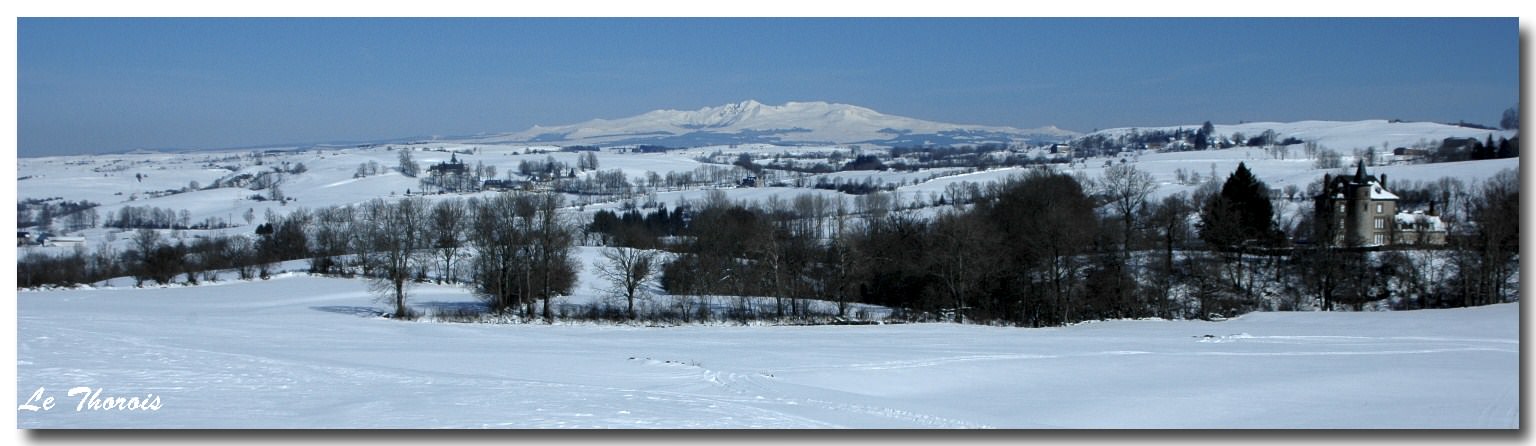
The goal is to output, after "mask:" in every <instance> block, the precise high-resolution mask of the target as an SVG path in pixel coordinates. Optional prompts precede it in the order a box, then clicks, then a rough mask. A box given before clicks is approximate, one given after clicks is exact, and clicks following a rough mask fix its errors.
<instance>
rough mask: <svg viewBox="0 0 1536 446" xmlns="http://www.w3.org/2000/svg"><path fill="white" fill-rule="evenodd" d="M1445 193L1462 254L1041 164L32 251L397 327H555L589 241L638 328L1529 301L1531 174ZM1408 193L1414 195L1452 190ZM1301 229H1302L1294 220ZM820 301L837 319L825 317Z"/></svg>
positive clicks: (316, 214) (1257, 198) (153, 235)
mask: <svg viewBox="0 0 1536 446" xmlns="http://www.w3.org/2000/svg"><path fill="white" fill-rule="evenodd" d="M1440 183H1446V184H1444V185H1441V186H1435V187H1429V186H1425V187H1426V188H1431V189H1434V190H1435V191H1438V192H1440V193H1439V194H1438V195H1440V196H1441V197H1443V199H1444V201H1445V202H1444V203H1443V206H1444V209H1445V212H1446V213H1445V218H1446V219H1447V221H1448V225H1451V226H1452V227H1453V229H1454V230H1453V234H1456V235H1455V236H1453V237H1452V238H1451V243H1450V245H1449V246H1448V247H1446V248H1444V249H1416V250H1394V249H1385V250H1374V251H1373V250H1341V249H1329V248H1326V247H1323V246H1320V245H1317V244H1307V243H1298V242H1297V241H1298V240H1305V239H1306V237H1299V235H1302V234H1309V233H1312V232H1315V231H1317V230H1319V229H1318V228H1322V227H1329V226H1330V225H1319V224H1316V223H1315V222H1312V221H1311V220H1310V218H1311V217H1310V215H1309V212H1308V211H1307V208H1303V209H1302V210H1301V211H1299V212H1295V211H1292V212H1286V211H1285V210H1284V209H1282V207H1283V206H1293V205H1294V204H1291V199H1290V198H1285V197H1276V196H1272V195H1271V193H1270V191H1269V189H1268V187H1267V186H1266V185H1264V183H1263V182H1262V180H1260V179H1259V178H1257V176H1255V175H1254V174H1253V173H1252V172H1251V171H1249V170H1248V169H1247V168H1246V166H1244V165H1239V167H1238V169H1237V170H1236V171H1234V172H1233V173H1232V174H1230V175H1229V176H1228V177H1227V179H1226V181H1224V182H1216V181H1212V182H1209V183H1207V186H1205V187H1202V188H1201V189H1199V190H1197V191H1196V192H1195V193H1193V194H1184V193H1180V194H1175V195H1171V196H1167V197H1165V198H1162V199H1159V200H1153V199H1151V198H1150V197H1151V196H1152V195H1153V192H1154V191H1155V188H1156V183H1155V182H1153V181H1152V179H1151V176H1150V175H1148V174H1147V173H1146V172H1144V171H1141V170H1139V169H1137V168H1136V167H1135V166H1134V165H1129V164H1121V165H1117V166H1113V167H1111V168H1109V169H1106V171H1105V173H1104V175H1103V176H1101V177H1098V178H1086V177H1081V176H1073V175H1068V174H1065V173H1061V172H1058V171H1055V170H1053V169H1050V168H1039V169H1032V170H1030V171H1029V173H1027V174H1025V175H1022V176H1017V177H1015V178H1011V179H1009V180H1007V181H1004V182H999V183H993V184H989V185H977V186H976V187H972V188H966V190H959V189H956V190H952V191H949V193H952V194H955V195H956V196H954V197H949V199H948V200H947V201H948V202H951V203H956V204H957V205H956V206H953V207H949V208H945V209H944V210H940V211H938V213H937V214H936V215H931V216H923V215H917V214H915V213H913V212H905V211H903V209H902V208H901V207H900V206H899V205H898V203H897V201H896V200H895V198H894V197H893V195H891V194H887V193H880V192H877V193H871V194H867V195H860V196H856V197H852V199H851V200H850V199H848V198H847V197H843V196H840V195H820V194H804V195H801V196H797V197H792V198H779V197H770V198H769V199H767V200H765V201H761V202H754V203H745V202H731V201H730V200H728V199H726V198H725V195H724V193H723V192H721V191H710V192H708V193H707V194H706V196H705V197H704V198H703V199H700V200H696V201H692V202H685V203H681V204H679V205H678V206H677V207H676V208H672V209H668V208H666V207H664V206H661V207H657V208H656V209H654V210H651V211H648V212H644V213H642V212H640V211H638V210H629V211H627V212H624V213H623V214H620V213H616V212H611V211H599V212H597V213H596V214H594V216H593V218H592V220H591V222H590V223H587V224H577V223H576V222H573V221H569V220H568V219H567V217H568V216H569V214H562V212H561V209H562V208H563V207H564V205H565V203H564V200H563V198H562V196H561V195H559V194H554V193H501V194H496V195H493V196H490V197H485V198H469V199H459V198H451V199H445V200H439V201H436V202H435V203H434V202H428V201H426V200H425V199H423V198H421V197H408V198H404V199H397V200H386V199H375V200H372V201H369V202H366V203H363V204H361V205H356V206H342V207H330V208H322V209H318V210H309V209H304V208H301V209H297V210H295V211H294V212H291V213H288V214H286V215H277V214H275V213H269V214H268V216H267V219H266V221H265V222H264V223H263V224H261V225H259V226H258V227H257V229H256V231H255V232H254V234H251V235H250V236H247V235H228V236H214V237H205V238H197V239H192V240H191V241H186V240H178V241H175V242H174V243H173V242H171V241H168V240H165V239H164V238H162V237H161V236H160V233H159V232H157V231H154V230H150V229H140V230H138V231H136V232H134V235H133V239H132V242H131V243H130V246H129V247H128V248H126V249H125V250H124V251H123V252H118V253H114V252H112V251H111V250H110V249H105V247H104V249H98V250H95V251H94V252H89V253H88V252H86V250H84V249H79V250H76V251H73V252H71V253H66V254H63V255H55V256H50V255H45V254H39V253H29V254H27V255H25V256H23V257H22V258H21V259H20V260H19V262H18V285H19V286H22V287H32V286H41V285H47V284H52V285H69V284H80V283H91V282H93V281H97V280H101V279H105V278H110V277H116V276H119V275H129V276H133V277H134V278H135V279H136V280H137V281H138V282H139V283H147V282H155V283H162V284H163V283H169V282H172V281H175V280H176V278H177V277H184V279H183V280H185V281H187V282H190V283H196V282H198V281H199V280H215V279H217V278H218V274H217V272H219V271H233V272H236V273H238V275H239V276H240V277H241V278H246V279H249V278H256V277H266V276H268V275H270V273H271V271H273V268H272V267H273V265H275V264H276V263H277V262H282V261H287V260H297V259H308V261H309V269H310V270H311V271H312V272H314V273H318V274H335V275H343V276H354V275H360V276H362V277H366V278H368V279H369V283H370V284H371V285H370V288H371V289H372V290H373V291H375V292H376V293H377V294H378V295H379V296H380V297H381V299H382V300H385V301H387V302H389V303H390V304H391V305H392V306H393V307H394V315H395V316H397V317H410V316H412V314H411V313H410V309H409V306H408V301H409V297H410V287H411V284H413V283H417V282H423V281H431V280H437V281H444V282H459V283H466V284H469V285H470V286H471V287H472V288H473V289H474V292H475V293H476V294H477V295H478V296H480V297H481V298H482V299H483V300H484V301H485V302H486V305H487V309H488V310H489V311H491V312H493V313H498V314H517V315H521V316H522V317H525V318H542V319H545V320H550V319H553V318H554V317H555V315H554V314H553V310H552V307H553V305H551V303H552V302H553V301H554V300H555V299H558V298H559V297H561V296H565V295H568V294H569V293H570V292H571V290H572V289H573V287H574V285H575V281H576V277H577V274H578V272H579V271H580V269H581V266H580V265H579V264H578V262H576V261H575V255H574V247H575V246H576V244H577V241H578V240H580V239H585V240H588V241H591V240H594V239H595V240H597V243H599V244H606V245H608V246H609V248H608V249H605V250H604V252H603V259H602V260H601V261H600V265H599V271H597V272H598V273H599V274H598V275H599V276H600V277H601V278H603V279H604V280H605V281H606V282H609V284H610V286H609V291H610V293H611V294H612V295H613V296H616V297H619V298H621V299H622V300H623V301H624V302H625V303H624V309H623V310H621V311H619V312H618V313H617V315H616V317H619V318H627V319H639V318H645V317H653V316H654V317H667V318H675V319H679V320H683V321H691V320H700V319H703V320H734V319H757V318H766V319H777V320H815V319H818V318H819V319H820V320H831V319H835V318H838V317H848V316H849V311H850V310H849V309H850V308H851V307H852V305H853V304H855V303H864V304H873V305H881V306H885V307H889V308H892V309H894V310H895V312H896V314H895V316H896V317H898V318H902V319H908V320H959V321H969V322H977V323H989V324H1005V325H1020V326H1053V325H1062V324H1070V323H1076V322H1080V321H1086V320H1096V319H1107V318H1137V317H1163V318H1210V317H1213V316H1231V315H1235V314H1238V313H1242V312H1246V311H1252V310H1259V309H1269V310H1286V309H1302V308H1319V309H1350V308H1357V309H1358V308H1361V307H1362V306H1363V305H1365V304H1368V303H1371V302H1380V301H1383V300H1384V299H1387V301H1388V302H1390V304H1391V305H1393V306H1396V307H1401V308H1417V307H1444V306H1462V305H1479V304H1487V303H1495V302H1504V301H1509V300H1513V299H1518V291H1517V289H1516V288H1517V287H1515V286H1513V282H1512V279H1513V277H1514V275H1515V274H1516V272H1517V271H1518V265H1519V256H1518V246H1519V226H1518V222H1519V218H1518V210H1519V205H1518V202H1519V200H1518V195H1519V182H1518V175H1517V174H1516V173H1514V172H1513V171H1505V172H1501V173H1499V174H1497V175H1494V176H1493V177H1491V178H1490V179H1488V180H1487V181H1484V182H1482V183H1481V184H1477V185H1456V182H1454V181H1450V182H1446V181H1442V182H1440ZM1404 189H1405V190H1406V192H1404V194H1405V197H1418V196H1426V197H1432V196H1434V195H1437V194H1435V193H1434V192H1433V191H1413V188H1412V187H1409V186H1408V185H1405V187H1404ZM1453 193H1454V195H1455V196H1456V198H1455V199H1451V196H1452V195H1453ZM1428 199H1431V200H1432V199H1433V198H1428ZM960 203H966V204H964V205H960ZM1277 209H1279V210H1277ZM925 212H931V210H930V211H925ZM1297 213H1299V214H1300V215H1302V217H1301V218H1300V219H1299V221H1289V220H1286V219H1284V218H1282V217H1281V215H1283V214H1297ZM652 284H654V285H656V286H659V287H660V288H661V289H663V290H665V292H666V293H667V294H669V295H670V296H671V298H670V299H669V300H668V301H667V302H669V303H670V304H671V305H673V308H670V309H668V310H667V311H666V312H664V313H653V314H650V315H645V314H641V313H640V312H639V311H638V310H637V307H636V304H635V302H636V300H637V299H643V297H644V296H645V295H646V293H647V292H648V291H647V290H649V289H650V286H651V285H652ZM817 301H821V302H830V303H831V304H832V305H835V310H834V311H835V312H832V313H830V314H822V313H821V312H820V310H818V307H817V305H814V303H815V302H817ZM763 302H767V304H764V303H763Z"/></svg>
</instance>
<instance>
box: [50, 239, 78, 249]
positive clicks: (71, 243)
mask: <svg viewBox="0 0 1536 446" xmlns="http://www.w3.org/2000/svg"><path fill="white" fill-rule="evenodd" d="M43 245H44V246H58V247H64V248H71V247H75V246H85V237H49V238H48V240H47V241H44V242H43Z"/></svg>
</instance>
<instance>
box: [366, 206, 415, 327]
mask: <svg viewBox="0 0 1536 446" xmlns="http://www.w3.org/2000/svg"><path fill="white" fill-rule="evenodd" d="M426 208H427V205H426V202H425V201H424V200H422V199H421V198H419V197H417V198H405V199H401V200H400V201H398V202H395V203H390V202H387V201H384V200H383V199H378V198H376V199H374V200H373V201H369V202H368V203H367V204H365V205H363V210H362V215H361V217H362V223H363V224H362V225H361V227H360V228H359V231H358V232H359V236H360V237H361V238H360V241H361V242H362V244H363V247H364V253H363V255H364V258H365V261H366V262H368V263H369V264H370V265H372V267H373V268H372V269H373V270H374V271H375V274H376V275H375V276H374V280H373V281H372V284H371V285H370V286H369V289H370V290H371V291H373V292H375V293H377V294H379V295H381V296H382V297H385V298H389V299H391V300H393V301H394V304H395V317H396V318H405V317H409V316H410V313H409V311H408V310H407V308H406V306H405V301H406V285H407V284H408V283H409V282H410V278H411V277H410V276H411V272H412V271H415V268H416V267H417V266H419V262H420V260H419V259H420V257H419V256H417V255H416V250H417V249H418V248H421V247H423V246H424V245H425V243H424V242H425V240H426V237H425V232H426V231H425V227H426V224H425V223H426Z"/></svg>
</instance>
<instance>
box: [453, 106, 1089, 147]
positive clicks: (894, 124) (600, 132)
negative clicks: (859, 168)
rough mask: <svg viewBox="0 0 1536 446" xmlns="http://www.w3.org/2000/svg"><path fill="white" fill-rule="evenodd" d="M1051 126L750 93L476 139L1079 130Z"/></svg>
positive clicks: (1033, 136)
mask: <svg viewBox="0 0 1536 446" xmlns="http://www.w3.org/2000/svg"><path fill="white" fill-rule="evenodd" d="M1079 135H1080V134H1079V133H1077V132H1073V131H1070V130H1064V129H1061V128H1058V127H1055V126H1046V127H1040V128H1034V129H1020V128H1015V127H1005V126H983V125H970V124H952V123H944V122H936V121H927V120H922V119H916V118H909V117H904V116H896V115H888V114H884V113H880V112H878V111H875V110H873V109H870V108H867V107H861V106H857V105H849V104H840V103H830V102H823V101H809V102H799V101H790V102H786V103H784V104H783V105H767V104H763V103H761V102H758V101H756V100H752V99H748V100H745V101H741V102H735V103H729V104H724V105H719V106H711V107H702V108H699V109H697V110H672V109H661V110H652V111H649V112H645V113H641V114H639V115H635V116H630V117H624V118H616V119H592V120H588V121H584V122H580V123H575V124H568V125H557V126H543V125H535V126H533V127H531V128H529V129H528V130H524V131H521V132H512V133H503V134H498V135H492V136H489V137H484V138H477V139H475V140H474V142H485V143H538V142H543V143H570V144H607V145H622V144H659V145H708V144H725V143H730V144H736V143H741V144H747V143H769V144H874V145H902V144H925V143H926V144H940V145H951V144H980V143H1040V142H1058V141H1065V140H1067V139H1070V138H1073V137H1076V136H1079Z"/></svg>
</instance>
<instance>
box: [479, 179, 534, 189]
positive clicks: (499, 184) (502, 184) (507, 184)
mask: <svg viewBox="0 0 1536 446" xmlns="http://www.w3.org/2000/svg"><path fill="white" fill-rule="evenodd" d="M528 184H529V183H528V182H527V181H520V180H485V183H484V184H483V185H482V186H483V187H482V189H483V190H495V191H508V190H523V189H527V188H528Z"/></svg>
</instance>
